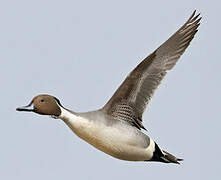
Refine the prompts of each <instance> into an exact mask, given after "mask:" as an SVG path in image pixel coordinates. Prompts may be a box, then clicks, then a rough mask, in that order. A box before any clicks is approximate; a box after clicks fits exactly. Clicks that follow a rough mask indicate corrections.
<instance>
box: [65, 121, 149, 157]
mask: <svg viewBox="0 0 221 180" xmlns="http://www.w3.org/2000/svg"><path fill="white" fill-rule="evenodd" d="M68 126H69V127H70V128H71V129H72V131H73V132H74V133H75V134H76V135H77V136H79V137H80V138H82V139H83V140H85V141H86V142H88V143H89V144H91V145H92V146H94V147H95V148H97V149H99V150H101V151H103V152H105V153H106V154H109V155H111V156H113V157H115V158H118V159H121V160H128V161H144V160H149V159H151V157H152V155H153V152H152V151H151V149H150V145H151V143H153V142H152V140H151V139H150V138H149V137H148V136H146V135H145V134H143V133H142V132H140V131H138V130H134V128H133V127H131V128H130V127H129V126H128V127H124V126H122V127H121V126H120V127H119V126H112V127H111V126H104V125H102V124H94V123H93V122H81V124H78V125H73V124H71V123H70V124H68ZM148 141H149V142H148Z"/></svg>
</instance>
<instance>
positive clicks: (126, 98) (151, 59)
mask: <svg viewBox="0 0 221 180" xmlns="http://www.w3.org/2000/svg"><path fill="white" fill-rule="evenodd" d="M195 13H196V11H194V12H193V14H192V15H191V16H190V18H189V19H188V20H187V22H186V23H185V24H184V25H183V26H182V27H181V28H180V29H179V30H178V31H177V32H176V33H175V34H173V35H172V36H171V37H170V38H169V39H168V40H167V41H166V42H165V43H163V44H162V45H161V46H160V47H159V48H157V49H156V50H155V51H154V52H153V53H152V54H150V55H149V56H148V57H147V58H145V59H144V60H143V61H142V62H141V63H140V64H139V65H138V66H137V67H136V68H135V69H134V70H133V71H132V72H131V73H130V74H129V75H128V76H127V78H126V79H125V80H124V82H123V83H122V84H121V86H120V87H119V88H118V89H117V91H116V92H115V93H114V95H113V96H112V98H111V99H110V100H109V101H108V102H107V104H106V105H105V106H104V107H103V109H102V110H103V111H104V112H105V113H107V114H108V115H111V116H113V117H114V118H116V119H119V120H124V121H127V122H129V123H130V124H131V125H133V126H136V127H137V128H138V129H141V128H143V129H145V128H144V126H143V125H142V114H143V112H144V110H145V109H146V107H147V104H148V103H149V101H150V100H151V97H152V96H153V94H154V91H155V90H156V88H157V87H158V86H159V84H160V82H161V81H162V79H163V78H164V76H165V75H166V73H167V71H168V70H170V69H172V68H173V66H174V65H175V64H176V62H177V61H178V59H179V58H180V56H181V55H182V54H183V53H184V51H185V50H186V48H187V47H188V45H189V44H190V42H191V40H192V39H193V37H194V35H195V34H196V32H197V28H198V26H199V25H200V19H201V17H199V15H200V14H198V15H195Z"/></svg>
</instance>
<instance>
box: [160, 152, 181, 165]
mask: <svg viewBox="0 0 221 180" xmlns="http://www.w3.org/2000/svg"><path fill="white" fill-rule="evenodd" d="M163 153H164V156H162V157H161V159H162V160H164V162H165V163H175V164H180V163H179V161H183V159H180V158H177V157H175V156H173V155H172V154H170V153H168V152H167V151H163Z"/></svg>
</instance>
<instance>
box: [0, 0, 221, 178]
mask: <svg viewBox="0 0 221 180" xmlns="http://www.w3.org/2000/svg"><path fill="white" fill-rule="evenodd" d="M217 2H218V1H201V0H195V1H193V0H185V1H177V0H173V1H169V0H167V1H158V0H155V1H147V0H142V1H129V0H125V1H121V0H112V1H104V0H103V1H102V0H100V1H99V0H93V1H90V0H82V1H76V0H63V1H57V0H38V1H33V0H19V1H16V0H7V1H1V2H0V49H1V53H0V61H1V66H0V80H1V93H0V100H1V111H0V112H1V125H0V142H1V146H0V179H2V180H12V179H16V180H30V179H32V180H39V179H42V180H48V179H53V180H61V179H79V180H81V179H103V180H113V179H121V178H123V179H127V180H134V179H139V180H147V179H150V180H151V179H170V180H173V179H174V180H177V179H179V180H187V179H195V180H198V179H201V180H202V179H220V177H219V176H220V173H219V172H218V170H219V171H220V155H219V154H220V151H221V146H220V127H221V124H220V107H221V104H220V92H221V86H220V69H221V67H220V66H221V57H220V41H221V38H220V32H221V24H220V3H217ZM194 9H197V10H198V12H201V14H202V17H203V19H202V24H201V26H200V28H199V32H198V33H197V34H196V36H195V38H194V40H193V41H192V42H191V44H190V46H189V48H188V49H187V51H186V52H185V53H184V55H183V56H182V57H181V59H180V61H179V62H178V63H177V65H176V66H175V68H174V69H173V70H172V71H171V72H169V74H168V75H167V77H166V79H165V80H164V81H163V84H162V85H161V86H160V88H159V89H158V90H157V92H156V93H155V96H154V98H153V100H152V101H151V104H150V106H149V107H148V109H147V111H146V112H145V114H144V117H143V121H144V125H145V127H146V128H147V129H148V132H146V133H147V134H148V135H150V136H151V137H152V138H153V139H154V140H155V141H156V142H157V143H158V144H159V145H160V147H162V148H163V149H165V150H167V151H169V152H171V153H172V154H174V155H176V156H178V157H180V158H183V159H184V161H183V162H182V163H181V165H175V164H162V163H153V162H152V163H149V162H127V161H121V160H117V159H114V158H112V157H111V156H108V155H106V154H104V153H102V152H100V151H98V150H97V149H95V148H93V147H92V146H91V145H89V144H87V143H85V142H84V141H83V140H81V139H79V138H78V137H77V136H76V135H74V134H73V133H72V132H71V130H70V129H69V128H68V127H67V126H66V125H65V124H64V123H63V122H62V121H60V120H54V119H51V118H49V117H47V116H40V115H36V114H33V113H19V112H16V111H15V108H16V107H18V106H22V105H26V104H28V103H29V102H30V100H31V99H32V98H33V97H34V96H36V95H38V94H41V93H47V94H52V95H54V96H56V97H57V98H59V99H60V101H61V103H62V104H63V105H64V106H65V107H67V108H69V109H71V110H73V111H76V112H79V111H80V112H83V111H90V110H94V109H98V108H100V107H102V106H103V105H104V104H105V103H106V102H107V101H108V99H109V98H110V97H111V96H112V94H113V93H114V91H115V90H116V89H117V87H118V86H119V85H120V84H121V82H122V81H123V80H124V78H125V77H126V76H127V74H128V73H129V72H130V71H131V70H132V69H133V68H134V67H135V66H136V65H137V64H138V63H139V62H140V61H141V60H142V59H143V58H145V57H146V56H147V55H149V54H150V53H151V52H153V51H154V50H155V49H156V48H157V47H158V46H159V45H160V44H161V43H163V42H164V41H165V40H167V39H168V38H169V36H170V35H172V34H173V33H174V32H175V31H176V30H177V29H178V28H179V27H180V26H181V25H183V23H184V22H185V21H186V20H187V19H188V18H189V16H190V15H191V13H192V12H193V10H194Z"/></svg>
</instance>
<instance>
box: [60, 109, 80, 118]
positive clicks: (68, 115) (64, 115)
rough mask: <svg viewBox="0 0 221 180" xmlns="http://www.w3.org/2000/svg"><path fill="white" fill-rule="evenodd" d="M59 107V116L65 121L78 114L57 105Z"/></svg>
mask: <svg viewBox="0 0 221 180" xmlns="http://www.w3.org/2000/svg"><path fill="white" fill-rule="evenodd" d="M59 107H60V109H61V115H60V116H59V118H60V119H62V120H63V121H65V122H68V121H70V120H71V119H76V118H77V117H78V116H77V115H75V114H74V113H72V112H70V111H68V110H66V109H65V108H63V107H61V106H59Z"/></svg>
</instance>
